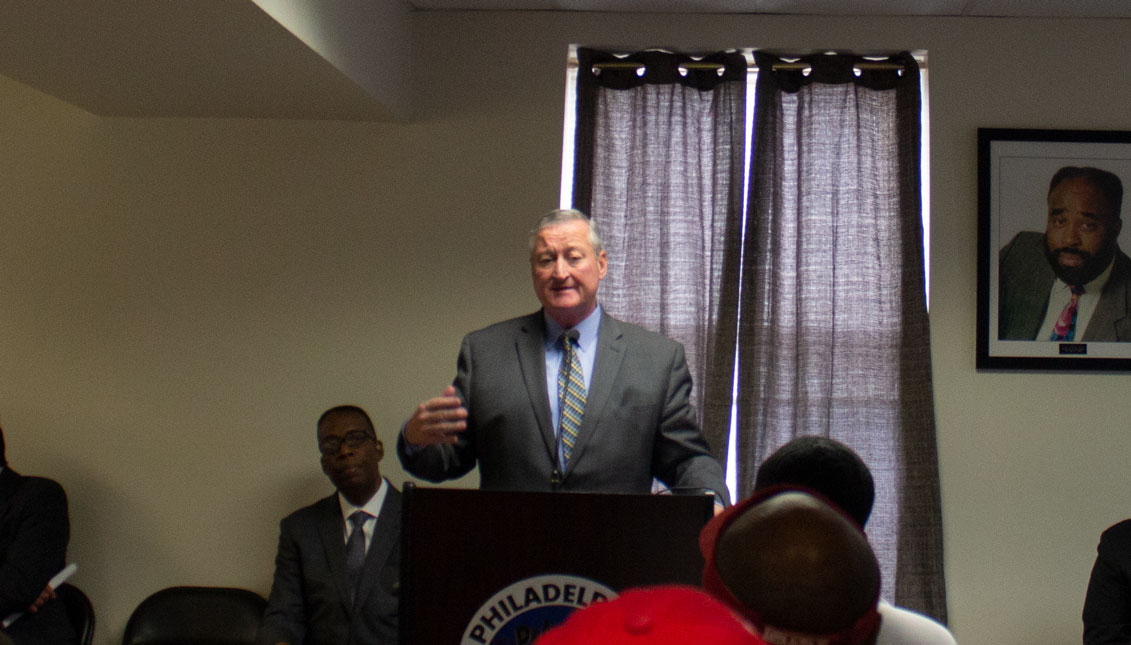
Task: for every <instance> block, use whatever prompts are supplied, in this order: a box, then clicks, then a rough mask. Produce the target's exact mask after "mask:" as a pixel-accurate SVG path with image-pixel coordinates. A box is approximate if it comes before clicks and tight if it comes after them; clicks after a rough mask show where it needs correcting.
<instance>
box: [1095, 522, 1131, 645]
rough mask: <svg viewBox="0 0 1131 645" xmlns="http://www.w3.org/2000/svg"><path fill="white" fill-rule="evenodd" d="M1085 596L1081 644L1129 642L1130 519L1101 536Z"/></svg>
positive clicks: (1130, 582)
mask: <svg viewBox="0 0 1131 645" xmlns="http://www.w3.org/2000/svg"><path fill="white" fill-rule="evenodd" d="M1096 553H1097V555H1096V564H1095V565H1094V566H1093V567H1092V577H1091V579H1090V580H1089V581H1088V594H1087V596H1086V597H1085V598H1084V615H1083V617H1084V645H1104V644H1114V643H1119V644H1120V645H1127V643H1131V520H1124V521H1122V522H1120V523H1118V524H1116V525H1115V526H1112V527H1111V528H1109V529H1107V530H1106V531H1104V532H1103V535H1101V536H1100V545H1099V547H1098V548H1097V549H1096Z"/></svg>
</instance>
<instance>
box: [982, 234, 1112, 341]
mask: <svg viewBox="0 0 1131 645" xmlns="http://www.w3.org/2000/svg"><path fill="white" fill-rule="evenodd" d="M1055 280H1056V274H1055V273H1053V270H1052V267H1051V266H1049V262H1048V260H1047V259H1046V258H1045V234H1044V233H1036V232H1032V231H1023V232H1021V233H1018V234H1017V235H1015V236H1014V237H1013V239H1012V240H1010V241H1009V244H1006V245H1005V246H1004V247H1002V249H1001V252H1000V253H999V254H998V340H1037V332H1038V331H1040V329H1041V323H1043V322H1044V321H1045V313H1046V310H1047V309H1048V306H1049V291H1050V290H1051V289H1052V283H1053V282H1054V281H1055ZM1077 332H1079V330H1077ZM1042 340H1043V339H1042ZM1077 340H1079V341H1080V342H1089V341H1091V342H1103V341H1120V342H1128V341H1131V258H1128V257H1127V256H1126V255H1125V254H1124V253H1123V251H1120V250H1118V249H1116V252H1115V266H1113V267H1112V269H1111V276H1110V277H1109V278H1108V280H1107V284H1105V285H1104V290H1103V293H1101V294H1100V301H1099V303H1098V304H1097V305H1096V310H1095V311H1094V312H1093V313H1092V319H1091V320H1090V321H1089V322H1088V328H1087V329H1085V330H1084V334H1083V336H1080V335H1079V333H1077Z"/></svg>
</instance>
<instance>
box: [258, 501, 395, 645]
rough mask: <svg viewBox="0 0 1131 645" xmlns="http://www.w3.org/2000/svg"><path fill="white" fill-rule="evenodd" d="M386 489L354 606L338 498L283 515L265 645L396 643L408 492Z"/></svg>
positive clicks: (264, 631) (262, 638) (265, 621)
mask: <svg viewBox="0 0 1131 645" xmlns="http://www.w3.org/2000/svg"><path fill="white" fill-rule="evenodd" d="M384 485H385V486H389V492H388V493H387V496H386V497H385V503H384V505H383V506H382V507H381V515H380V517H378V519H377V529H376V533H374V535H373V540H372V541H371V542H370V544H369V551H368V552H367V553H366V555H365V569H364V570H363V572H362V575H361V586H360V588H359V590H358V594H357V601H356V603H355V605H353V606H351V605H350V602H349V589H348V588H347V585H346V544H345V539H344V537H343V531H344V530H345V528H344V523H343V521H342V511H341V507H340V506H339V504H338V496H337V493H335V494H333V495H330V496H329V497H326V498H323V499H321V500H319V501H317V502H315V503H314V504H311V505H310V506H307V507H305V508H301V509H299V510H297V511H295V512H294V513H291V514H290V515H288V516H287V517H285V518H283V521H282V523H281V524H280V535H279V552H278V555H277V556H276V557H275V581H274V583H273V584H272V585H271V595H270V597H269V598H268V601H267V610H266V611H265V612H264V615H263V625H262V626H261V627H260V629H259V638H258V641H259V642H260V643H270V644H274V643H276V642H279V641H285V642H288V643H292V644H293V645H298V644H299V643H305V644H307V645H396V643H397V639H398V636H397V614H398V607H399V604H400V599H399V596H398V594H399V591H400V579H399V576H400V538H401V494H400V492H398V491H397V489H395V488H393V487H392V485H391V484H390V483H389V482H388V481H385V483H384Z"/></svg>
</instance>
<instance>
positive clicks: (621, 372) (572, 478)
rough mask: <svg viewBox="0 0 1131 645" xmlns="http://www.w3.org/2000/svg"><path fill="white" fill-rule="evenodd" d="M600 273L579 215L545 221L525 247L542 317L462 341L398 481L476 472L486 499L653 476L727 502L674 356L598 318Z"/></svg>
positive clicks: (591, 233) (647, 484) (405, 436)
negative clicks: (490, 493) (498, 493)
mask: <svg viewBox="0 0 1131 645" xmlns="http://www.w3.org/2000/svg"><path fill="white" fill-rule="evenodd" d="M607 270H608V259H607V257H606V254H605V250H604V248H603V247H602V244H601V238H600V234H599V233H598V231H597V227H596V225H595V224H594V223H593V222H591V221H590V220H589V218H588V217H587V216H586V215H584V214H583V213H581V212H579V211H575V210H556V211H551V212H550V213H547V214H546V215H545V216H543V217H542V219H541V220H539V222H538V224H537V226H536V227H535V228H534V231H533V232H532V233H531V238H530V272H531V276H532V278H533V281H534V292H535V294H536V295H537V296H538V300H539V301H541V303H542V309H541V311H538V312H535V313H533V314H530V315H527V316H523V317H521V318H514V319H511V320H507V321H504V322H501V323H497V324H495V325H491V326H490V327H487V328H486V329H481V330H479V331H476V332H472V333H470V334H468V335H467V336H465V337H464V339H463V345H462V347H461V348H460V354H459V360H458V364H457V369H456V377H455V381H454V382H453V383H452V385H450V386H448V387H447V388H446V389H445V390H444V392H443V393H442V394H441V395H440V396H438V397H435V398H432V399H429V400H427V401H425V402H423V403H421V404H420V405H419V406H418V407H417V408H416V411H415V412H414V413H413V415H412V417H411V418H409V420H408V421H407V422H406V423H405V425H404V429H403V431H402V432H401V434H400V437H399V439H398V442H397V454H398V456H399V457H400V459H401V463H402V464H403V465H404V467H405V470H407V471H408V472H409V473H411V474H413V475H415V476H417V477H420V478H422V479H426V480H429V481H436V482H438V481H443V480H445V479H453V478H456V477H460V476H462V475H464V474H466V473H468V472H470V471H471V470H472V469H473V468H475V466H476V465H477V464H478V466H479V478H480V487H481V488H484V489H494V490H528V491H557V490H562V491H579V492H582V491H583V492H616V493H648V492H649V491H650V490H651V487H652V480H653V478H657V479H659V480H660V481H662V482H664V483H665V484H666V485H667V486H669V487H670V488H672V489H673V490H675V491H677V492H678V491H681V490H699V491H703V490H706V491H710V492H712V493H714V494H715V496H716V501H717V502H719V503H726V501H727V491H726V484H725V481H724V475H723V471H722V468H721V467H720V466H719V463H718V462H717V461H716V460H715V459H714V458H713V457H711V455H710V453H709V451H708V448H707V443H706V441H705V440H704V439H703V436H702V434H701V433H700V430H699V426H698V424H697V422H696V420H695V412H694V410H693V409H692V407H691V403H690V396H691V375H690V373H689V372H688V369H687V363H686V361H685V359H684V353H683V346H682V345H680V344H679V343H677V342H675V341H673V340H671V339H668V338H666V337H664V336H661V335H659V334H656V333H653V332H650V331H647V330H644V329H642V328H640V327H637V326H635V325H630V324H628V323H625V322H621V321H619V320H617V319H615V318H613V317H612V316H609V315H608V314H606V313H604V312H603V311H602V309H601V307H600V306H599V305H598V304H597V288H598V286H599V285H600V282H601V280H602V279H603V278H604V277H605V273H606V271H607Z"/></svg>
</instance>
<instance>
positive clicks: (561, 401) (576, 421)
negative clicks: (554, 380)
mask: <svg viewBox="0 0 1131 645" xmlns="http://www.w3.org/2000/svg"><path fill="white" fill-rule="evenodd" d="M577 336H578V333H577V330H576V329H571V330H569V331H567V332H565V333H563V334H562V339H561V342H562V366H561V369H559V370H558V413H559V415H560V417H561V419H560V420H559V422H558V436H559V438H560V440H561V442H562V469H563V470H564V469H565V466H566V464H568V463H569V459H570V457H571V456H572V455H573V447H574V445H576V444H577V435H578V431H579V430H580V429H581V416H582V414H584V413H585V376H584V375H583V374H582V372H581V358H580V357H579V356H578V355H577V350H578V349H579V347H578V344H577Z"/></svg>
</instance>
